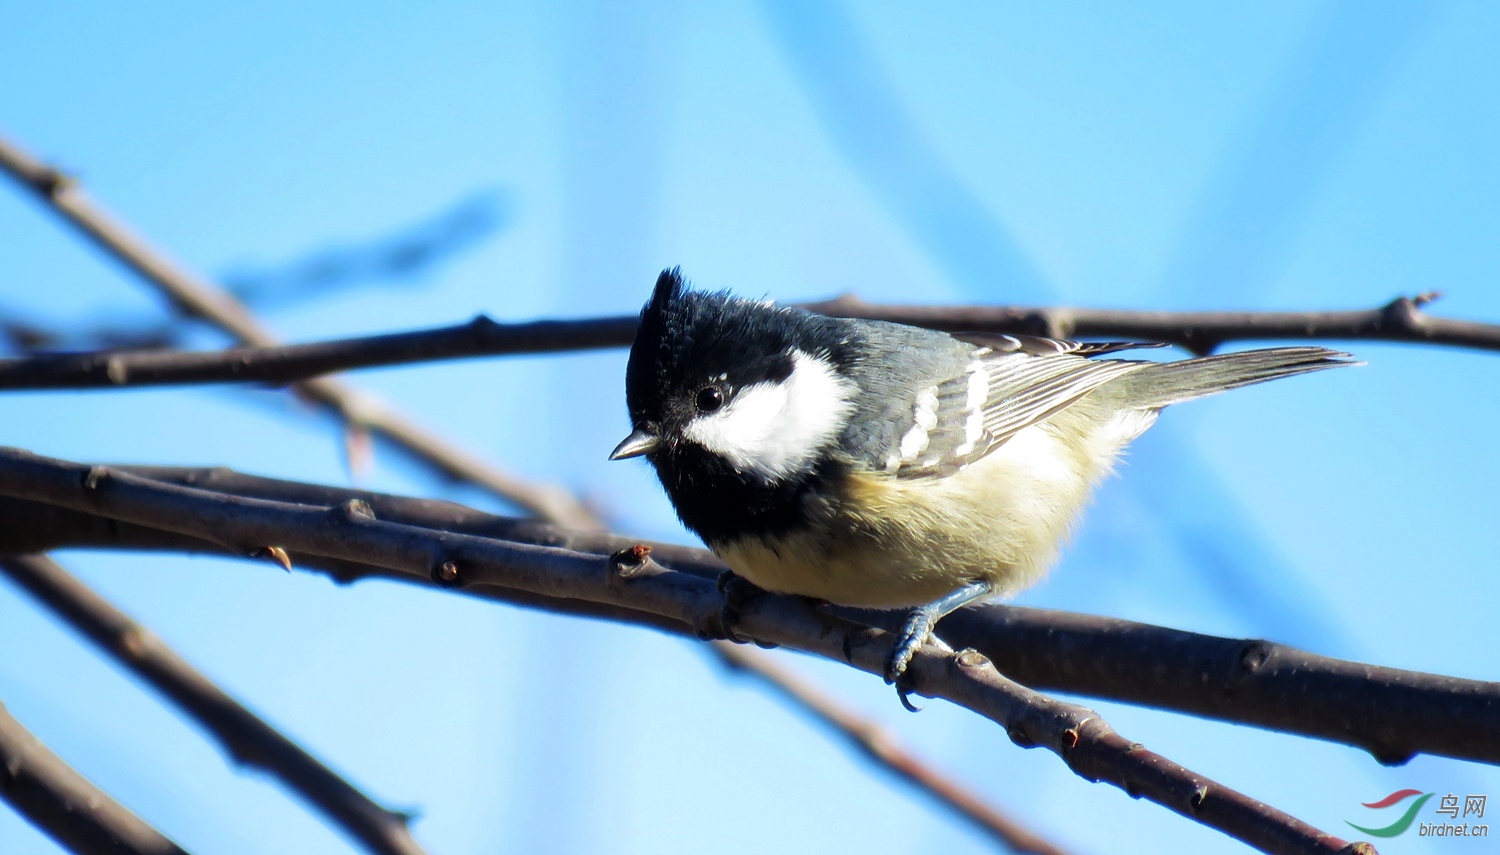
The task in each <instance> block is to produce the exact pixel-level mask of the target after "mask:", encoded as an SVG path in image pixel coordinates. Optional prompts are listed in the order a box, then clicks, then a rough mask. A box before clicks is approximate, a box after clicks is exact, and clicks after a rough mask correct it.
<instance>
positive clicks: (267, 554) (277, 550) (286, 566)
mask: <svg viewBox="0 0 1500 855" xmlns="http://www.w3.org/2000/svg"><path fill="white" fill-rule="evenodd" d="M250 557H251V558H269V559H271V560H272V561H275V562H276V563H277V564H279V565H281V569H283V570H285V571H286V572H288V573H290V572H292V558H291V556H290V555H287V554H286V550H285V549H282V548H281V547H279V546H262V547H259V548H258V549H254V550H251V552H250Z"/></svg>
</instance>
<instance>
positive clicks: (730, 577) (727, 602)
mask: <svg viewBox="0 0 1500 855" xmlns="http://www.w3.org/2000/svg"><path fill="white" fill-rule="evenodd" d="M718 588H719V593H721V594H723V595H724V605H723V606H721V607H720V608H719V613H718V614H717V615H714V616H713V617H712V618H710V619H709V621H708V625H707V626H704V627H699V628H698V635H699V637H701V638H703V639H705V640H708V641H733V642H736V643H739V644H743V643H745V642H747V641H750V640H751V639H750V638H747V637H745V636H742V635H740V634H739V633H737V632H735V627H736V626H738V624H739V622H740V610H741V609H742V608H744V607H745V606H746V605H747V604H749V603H750V602H752V601H753V600H755V599H757V598H759V597H763V596H765V595H766V592H765V590H764V589H762V588H759V587H757V586H755V585H754V584H752V583H750V582H749V581H747V580H746V579H745V578H744V577H742V576H736V575H735V574H734V572H733V571H731V570H725V571H724V572H723V573H720V574H719V582H718Z"/></svg>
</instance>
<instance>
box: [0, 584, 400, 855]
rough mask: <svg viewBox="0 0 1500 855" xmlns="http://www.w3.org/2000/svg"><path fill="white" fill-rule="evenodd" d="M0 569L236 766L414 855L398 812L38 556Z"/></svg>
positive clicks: (389, 850)
mask: <svg viewBox="0 0 1500 855" xmlns="http://www.w3.org/2000/svg"><path fill="white" fill-rule="evenodd" d="M0 570H3V571H4V573H5V574H6V575H7V576H9V577H10V578H11V579H12V580H14V581H15V582H16V583H17V584H18V585H20V586H21V587H23V588H25V589H26V590H27V591H29V592H31V594H32V595H33V596H35V597H36V598H37V599H38V600H40V601H42V602H43V603H44V604H46V605H47V607H48V608H50V609H52V611H53V613H54V614H56V615H58V616H59V617H61V618H62V619H63V620H65V621H67V622H68V624H69V625H71V626H72V627H73V628H74V629H76V630H77V631H78V632H80V633H82V634H83V635H84V636H85V637H87V638H88V639H89V640H91V641H93V642H94V644H96V645H97V646H98V647H99V648H100V649H102V650H103V651H104V652H106V653H108V654H109V655H110V656H112V657H114V659H115V661H117V662H119V663H120V664H121V665H123V666H125V667H126V668H128V669H130V670H131V671H134V672H135V674H136V676H138V677H140V678H141V679H143V680H145V681H146V682H148V683H150V684H151V685H152V686H154V687H155V688H156V689H157V691H159V692H161V693H162V694H164V695H166V696H167V697H168V698H170V699H171V700H172V701H173V703H175V704H177V706H178V707H180V708H181V709H182V710H183V712H185V713H187V714H188V715H189V716H191V717H192V718H193V719H194V720H195V721H197V722H198V723H199V724H201V725H202V726H203V727H204V728H205V729H206V730H207V731H208V732H209V733H210V734H212V735H213V737H214V738H215V739H217V740H218V741H219V743H220V745H221V746H223V748H224V750H225V751H226V752H228V754H229V755H230V756H231V757H233V758H234V759H235V760H236V761H238V762H240V763H243V764H245V765H247V766H251V767H254V768H257V769H261V770H264V771H266V772H268V773H270V774H271V775H273V776H275V777H276V778H278V779H280V780H281V782H282V783H284V784H286V785H287V786H288V787H290V788H291V789H293V790H295V791H296V792H298V793H301V794H302V796H303V798H305V799H307V800H308V801H309V802H311V803H312V804H313V805H315V806H317V807H318V809H320V810H322V811H323V812H324V813H325V814H327V815H328V817H329V818H330V819H331V820H333V821H334V822H335V823H336V824H338V825H339V826H341V827H342V828H343V829H344V830H345V831H347V832H348V833H349V834H350V836H352V837H354V838H355V839H357V840H359V841H360V842H361V843H363V844H364V845H365V847H366V848H367V849H368V850H369V851H371V852H379V853H383V855H421V853H422V848H421V847H420V846H418V845H417V842H416V841H415V840H413V839H412V837H411V834H410V832H409V831H408V830H407V827H406V823H407V817H406V816H405V815H404V814H401V813H397V812H395V811H390V810H387V809H385V808H383V807H381V806H380V805H378V804H376V803H375V802H374V801H371V800H370V798H369V797H367V796H366V795H365V794H364V793H361V792H360V791H359V790H358V789H356V788H355V787H354V786H353V785H351V784H350V783H349V782H347V781H345V780H344V779H343V778H341V777H339V776H338V775H337V774H335V773H334V772H333V771H332V770H330V769H329V768H328V767H327V766H324V765H323V764H322V763H320V762H318V760H317V759H316V758H314V757H312V756H311V755H309V754H308V753H307V752H305V751H303V750H302V749H301V748H300V747H298V746H297V744H296V743H294V742H292V741H291V740H290V739H287V738H286V737H285V736H283V735H282V734H281V733H279V732H278V731H277V730H276V729H275V728H273V727H271V726H270V725H269V724H266V723H265V722H264V721H262V720H261V719H260V718H258V717H257V716H256V715H255V714H254V713H252V712H250V711H249V710H248V709H246V708H245V707H244V706H242V705H241V704H240V703H239V702H238V701H236V700H235V699H234V698H232V697H230V696H229V694H228V693H226V692H225V691H223V690H222V689H220V688H219V687H218V686H216V685H214V683H213V681H211V680H209V679H208V678H207V677H205V676H204V675H203V674H201V673H199V672H198V671H197V670H195V669H194V668H193V666H191V665H189V664H188V663H187V662H186V661H184V660H183V659H182V658H181V657H179V656H178V655H177V654H176V653H175V652H173V651H172V649H171V648H169V647H168V646H167V645H166V644H164V643H163V642H162V641H161V639H159V638H157V637H156V636H155V635H153V634H152V633H151V632H150V631H149V630H147V629H146V628H145V627H142V626H141V625H139V624H137V623H135V622H134V621H132V620H131V619H130V617H129V616H128V615H126V614H124V613H123V612H121V611H120V610H119V609H116V608H115V607H114V606H112V605H110V603H109V602H107V601H106V600H105V599H104V598H103V597H101V596H99V595H98V594H97V593H95V592H94V591H93V590H91V589H89V587H88V586H87V585H85V584H83V583H82V582H81V581H79V580H78V579H76V578H74V577H73V576H71V575H69V574H68V572H67V571H65V570H64V569H63V568H62V567H60V566H59V565H58V564H57V563H56V562H54V561H52V560H51V559H50V558H47V557H46V556H44V555H26V556H13V557H9V558H0Z"/></svg>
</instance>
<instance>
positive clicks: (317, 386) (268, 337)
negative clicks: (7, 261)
mask: <svg viewBox="0 0 1500 855" xmlns="http://www.w3.org/2000/svg"><path fill="white" fill-rule="evenodd" d="M0 170H4V171H5V172H7V173H9V174H10V175H11V176H12V177H13V178H15V179H16V181H18V182H20V183H21V184H22V185H23V186H25V187H26V188H27V189H29V190H31V191H32V192H33V193H35V194H36V196H37V197H38V198H40V199H41V200H42V201H43V202H45V203H46V204H47V205H48V206H49V207H51V209H52V210H54V211H56V212H57V213H58V214H59V215H60V216H62V218H63V219H64V220H66V221H67V222H68V223H69V224H70V225H72V226H73V227H75V228H77V229H78V230H79V231H80V232H82V233H83V234H84V235H85V236H87V237H88V238H89V239H90V240H92V241H93V242H94V243H95V244H97V245H98V246H99V247H100V248H102V249H103V250H105V251H106V252H107V253H109V254H110V255H111V256H113V257H114V258H115V259H116V260H117V261H119V262H120V263H122V264H124V265H125V266H126V267H128V268H130V269H131V270H132V271H134V272H135V273H136V274H138V275H139V276H141V277H142V278H143V279H144V280H145V281H147V282H149V283H150V284H151V285H153V286H154V287H156V288H157V289H158V290H160V291H161V292H162V293H163V294H165V295H166V296H167V297H168V299H170V300H171V301H172V303H173V304H174V305H175V306H176V307H177V308H178V309H179V310H180V311H182V312H183V313H185V314H187V315H189V316H192V317H195V318H201V319H203V320H205V321H209V322H210V323H212V324H214V325H215V326H218V327H219V328H221V329H223V330H224V331H225V332H227V333H229V334H230V335H232V336H234V337H235V338H236V339H238V340H239V341H240V343H242V344H246V345H253V346H256V347H271V346H275V345H276V344H277V341H276V337H275V336H274V335H272V334H271V332H270V331H269V330H267V329H266V328H265V327H263V326H262V325H261V324H260V323H259V322H258V321H257V320H256V319H255V317H254V316H253V315H252V314H251V313H250V312H249V310H247V309H246V308H245V307H244V306H243V305H241V304H240V303H239V302H238V301H237V300H235V299H234V298H233V297H232V296H230V295H229V294H228V293H227V292H225V291H223V290H222V289H220V288H217V287H215V286H214V285H212V284H210V283H209V282H208V281H206V280H204V279H202V278H201V277H198V276H195V275H194V274H192V273H190V272H188V271H187V269H186V268H185V267H183V266H181V265H179V264H178V263H176V262H175V261H172V260H171V259H169V258H167V257H166V256H165V255H164V254H163V253H161V252H159V251H157V250H156V249H155V248H153V247H152V246H151V245H150V244H148V243H147V242H146V241H145V240H144V239H143V238H141V237H140V236H138V235H136V234H135V233H134V232H132V231H131V230H130V229H129V228H127V227H126V226H125V225H124V224H123V223H121V222H120V221H118V220H116V219H115V218H114V217H113V216H112V215H111V214H109V213H108V212H106V211H105V210H104V209H103V208H102V207H100V206H99V205H98V204H96V203H95V202H93V201H92V200H90V199H89V198H88V196H87V195H86V194H85V193H84V192H83V190H82V188H81V187H80V186H79V185H78V183H77V182H76V181H74V180H73V179H71V178H69V177H68V176H65V175H63V174H62V173H60V172H58V171H57V170H55V169H53V168H51V167H49V166H47V165H45V164H43V163H42V162H41V161H39V160H37V159H36V158H34V157H32V156H31V155H29V154H27V153H26V152H24V151H22V150H21V149H20V148H18V147H16V146H15V144H13V143H10V142H8V141H6V140H5V139H4V138H0ZM296 392H297V393H298V394H299V395H301V396H302V397H303V398H305V399H307V400H310V401H312V402H314V403H317V404H319V405H321V406H323V407H325V408H326V409H328V410H330V411H332V412H333V413H334V415H336V416H337V417H338V418H340V419H342V420H343V421H345V422H346V423H348V424H349V425H350V426H351V428H353V429H355V430H369V431H371V432H373V433H376V434H378V435H380V436H382V437H384V438H386V439H387V440H389V441H390V442H392V443H394V444H395V445H396V446H398V447H400V448H402V449H404V450H405V451H406V452H407V453H409V454H412V455H415V456H417V457H419V458H421V459H423V460H424V461H425V462H427V463H428V465H430V466H432V467H434V468H436V469H438V470H439V471H441V472H442V473H443V474H444V475H446V476H448V477H450V478H454V479H457V480H462V481H469V482H471V483H474V484H477V485H479V486H480V487H483V488H485V489H487V490H489V491H491V492H493V493H496V494H497V495H500V496H501V497H503V498H505V499H507V500H509V501H511V502H514V503H515V504H516V505H518V506H520V507H522V508H525V509H526V510H528V511H530V512H531V513H534V514H536V515H537V516H539V517H542V518H543V519H546V520H550V521H552V522H555V523H558V524H559V525H565V526H572V527H577V528H600V527H601V526H600V523H599V521H598V519H597V518H596V517H595V516H594V515H593V514H592V513H591V512H590V511H589V510H588V509H587V508H585V507H584V506H583V505H582V504H580V503H579V502H578V501H577V500H576V499H574V498H573V497H572V495H571V494H570V493H569V492H568V491H566V490H563V489H560V488H558V487H554V486H551V485H544V484H531V483H528V482H525V481H522V480H521V479H519V478H516V477H515V476H513V475H511V474H509V473H507V472H504V471H501V470H500V469H499V468H497V467H495V466H494V465H492V464H490V463H487V462H485V461H483V460H480V459H479V458H477V457H475V456H474V455H472V454H470V453H469V452H466V451H464V450H462V449H460V448H458V447H456V446H454V445H452V444H451V443H449V442H448V441H447V440H444V439H442V438H440V437H439V436H437V435H436V434H434V433H432V432H431V431H429V430H427V429H426V428H424V427H422V426H421V425H419V424H417V423H416V422H414V421H412V420H411V419H409V418H407V417H405V416H403V415H401V414H399V413H397V412H395V411H394V410H391V409H389V408H387V407H386V406H384V405H383V404H381V403H380V402H378V401H377V400H375V399H374V398H373V397H371V396H369V395H368V394H365V393H362V392H357V391H355V390H354V389H352V388H350V387H348V386H345V385H344V384H342V383H339V382H338V381H336V380H332V379H329V378H320V379H315V380H308V381H306V382H303V383H299V384H297V386H296Z"/></svg>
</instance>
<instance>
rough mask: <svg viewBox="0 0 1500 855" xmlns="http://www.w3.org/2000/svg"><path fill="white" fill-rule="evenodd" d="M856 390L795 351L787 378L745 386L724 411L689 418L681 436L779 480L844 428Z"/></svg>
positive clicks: (825, 365)
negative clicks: (690, 419)
mask: <svg viewBox="0 0 1500 855" xmlns="http://www.w3.org/2000/svg"><path fill="white" fill-rule="evenodd" d="M854 391H855V389H854V385H853V384H852V383H850V382H849V381H848V380H845V379H844V378H843V377H840V376H839V374H838V372H837V371H835V370H834V368H833V366H832V365H829V364H828V363H827V362H826V361H824V360H822V359H819V358H817V357H815V356H810V355H808V354H806V353H803V352H802V351H800V350H798V351H793V352H792V373H791V375H790V376H788V377H787V378H786V379H785V380H783V381H781V382H780V383H776V382H772V381H766V382H764V383H756V384H755V385H753V386H746V387H745V388H743V389H741V390H740V391H739V393H738V394H736V395H735V396H734V398H733V400H731V401H730V402H729V403H728V404H726V405H725V406H724V407H723V408H722V409H720V410H718V411H717V412H713V413H708V414H707V415H701V416H698V417H697V418H695V419H693V420H692V421H691V422H689V423H688V426H687V428H686V429H685V430H684V431H683V435H684V436H686V437H687V438H688V439H689V440H691V441H693V442H696V443H697V444H699V445H701V446H703V447H704V448H706V449H708V450H709V451H712V452H713V453H715V454H717V455H719V456H720V457H723V458H724V459H725V460H727V461H729V463H730V464H731V465H733V466H734V467H735V468H737V469H740V470H742V471H746V472H754V473H757V474H759V475H761V476H763V477H765V478H767V479H776V478H783V477H786V476H787V475H791V474H792V473H794V472H796V471H797V470H798V469H800V468H802V467H803V466H805V465H807V463H809V462H810V461H811V460H812V459H813V457H814V456H816V454H817V452H818V450H819V449H820V448H822V447H823V445H825V444H826V443H827V442H828V441H829V440H831V439H833V438H834V437H835V436H837V435H838V433H839V431H841V430H843V428H844V424H845V422H846V421H848V419H849V413H850V412H852V411H853V409H854V402H853V400H852V399H853V397H854Z"/></svg>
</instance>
